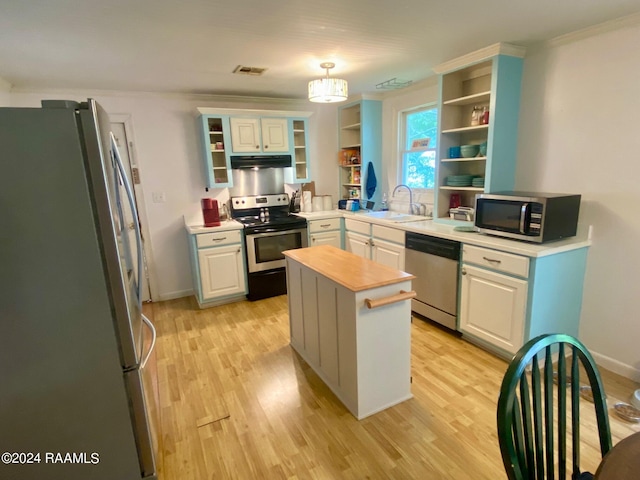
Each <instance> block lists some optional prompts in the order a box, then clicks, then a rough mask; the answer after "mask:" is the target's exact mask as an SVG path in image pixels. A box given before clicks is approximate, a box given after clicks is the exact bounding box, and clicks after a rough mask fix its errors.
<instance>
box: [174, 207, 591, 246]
mask: <svg viewBox="0 0 640 480" xmlns="http://www.w3.org/2000/svg"><path fill="white" fill-rule="evenodd" d="M366 213H367V212H366V211H359V212H347V211H345V210H327V211H323V212H301V213H296V215H299V216H301V217H304V218H306V219H307V220H322V219H327V218H336V217H344V218H352V219H354V220H360V221H363V222H367V223H373V224H377V225H384V226H387V227H392V228H397V229H399V230H404V231H407V232H414V233H422V234H424V235H432V236H434V237H440V238H447V239H449V240H456V241H458V242H461V243H466V244H469V245H477V246H480V247H485V248H492V249H495V250H500V251H503V252H509V253H514V254H516V255H524V256H527V257H545V256H548V255H555V254H557V253H562V252H567V251H570V250H576V249H579V248H585V247H589V246H590V245H591V240H590V239H589V238H588V234H587V231H588V229H587V228H580V227H578V235H577V236H575V237H571V238H567V239H565V240H559V241H556V242H549V243H544V244H537V243H528V242H521V241H517V240H508V239H506V238H501V237H494V236H492V235H485V234H481V233H476V232H457V231H455V230H454V226H453V225H449V224H444V223H437V222H434V221H433V220H420V221H415V222H393V221H390V220H385V219H381V218H373V217H367V215H366ZM185 228H186V229H187V231H188V232H189V233H190V234H198V233H211V232H223V231H225V230H241V229H242V228H243V227H242V224H241V223H240V222H237V221H235V220H227V221H223V222H221V225H220V226H219V227H205V226H203V225H187V224H186V223H185Z"/></svg>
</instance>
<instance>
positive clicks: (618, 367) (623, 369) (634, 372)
mask: <svg viewBox="0 0 640 480" xmlns="http://www.w3.org/2000/svg"><path fill="white" fill-rule="evenodd" d="M591 355H592V356H593V359H594V360H595V361H596V364H598V367H601V368H606V369H607V370H609V371H611V372H613V373H617V374H618V375H622V376H623V377H626V378H628V379H630V380H633V381H634V382H640V370H638V369H637V368H633V367H632V366H631V365H625V364H624V363H622V362H619V361H618V360H615V359H613V358H610V357H607V356H605V355H601V354H599V353H596V352H591Z"/></svg>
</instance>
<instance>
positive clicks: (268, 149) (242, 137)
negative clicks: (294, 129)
mask: <svg viewBox="0 0 640 480" xmlns="http://www.w3.org/2000/svg"><path fill="white" fill-rule="evenodd" d="M231 150H232V151H233V153H261V154H265V153H266V154H269V153H289V134H288V121H287V118H268V117H267V118H258V117H232V118H231Z"/></svg>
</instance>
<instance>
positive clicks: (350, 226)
mask: <svg viewBox="0 0 640 480" xmlns="http://www.w3.org/2000/svg"><path fill="white" fill-rule="evenodd" d="M345 249H346V250H347V251H348V252H351V253H353V254H355V255H358V256H360V257H363V258H368V259H370V260H373V261H374V262H378V263H381V264H382V265H386V266H388V267H392V268H395V269H397V270H404V251H405V250H404V231H403V230H399V229H395V228H391V227H385V226H382V225H376V224H373V225H372V224H369V223H366V222H361V221H357V220H351V219H346V220H345Z"/></svg>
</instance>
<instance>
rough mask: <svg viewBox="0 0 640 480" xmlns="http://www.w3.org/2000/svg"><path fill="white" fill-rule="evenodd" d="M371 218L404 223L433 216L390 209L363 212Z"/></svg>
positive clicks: (428, 218)
mask: <svg viewBox="0 0 640 480" xmlns="http://www.w3.org/2000/svg"><path fill="white" fill-rule="evenodd" d="M362 215H363V216H365V217H369V218H380V219H383V220H389V221H390V222H395V223H403V222H416V221H419V220H431V217H425V216H423V215H410V214H408V213H400V212H392V211H389V210H386V211H382V212H367V213H363V214H362Z"/></svg>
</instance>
